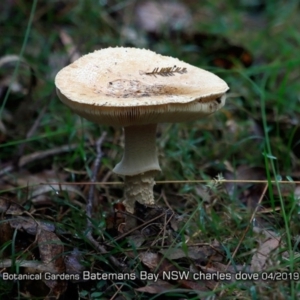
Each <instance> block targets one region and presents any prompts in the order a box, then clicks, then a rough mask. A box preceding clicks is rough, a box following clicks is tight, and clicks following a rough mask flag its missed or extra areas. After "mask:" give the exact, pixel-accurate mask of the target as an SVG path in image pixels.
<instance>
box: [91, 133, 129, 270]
mask: <svg viewBox="0 0 300 300" xmlns="http://www.w3.org/2000/svg"><path fill="white" fill-rule="evenodd" d="M105 137H106V132H103V134H102V135H101V137H100V138H99V139H98V140H97V143H96V150H97V155H96V159H95V163H94V168H93V173H92V178H91V182H92V183H95V182H97V175H98V172H99V169H100V164H101V158H102V150H101V146H102V143H103V141H104V139H105ZM94 193H95V184H92V185H91V186H90V190H89V195H88V199H87V205H86V218H87V229H86V232H87V235H86V237H87V239H88V240H89V241H90V243H91V244H92V245H93V246H94V247H95V248H96V249H97V250H98V251H99V252H100V253H102V254H105V253H107V251H106V249H105V247H103V246H102V245H100V244H99V243H98V242H97V241H96V240H95V239H94V238H93V235H92V227H93V225H92V222H91V218H92V210H93V199H94ZM108 259H109V260H110V262H111V263H112V264H113V265H114V266H115V267H116V268H118V269H119V270H122V271H123V272H126V269H125V268H126V267H125V265H124V264H122V263H120V262H119V261H118V260H117V259H116V258H115V257H114V256H112V255H109V257H108Z"/></svg>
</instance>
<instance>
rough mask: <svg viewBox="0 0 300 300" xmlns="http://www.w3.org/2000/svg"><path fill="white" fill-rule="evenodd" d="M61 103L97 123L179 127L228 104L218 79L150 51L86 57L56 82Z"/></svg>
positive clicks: (122, 50)
mask: <svg viewBox="0 0 300 300" xmlns="http://www.w3.org/2000/svg"><path fill="white" fill-rule="evenodd" d="M55 84H56V87H57V93H58V96H59V98H60V99H61V101H62V102H64V103H65V104H66V105H68V106H69V107H71V108H72V109H73V110H74V111H75V112H76V113H78V114H79V115H81V116H83V117H85V118H86V119H88V120H91V121H94V122H96V123H99V124H106V125H114V126H130V125H137V124H151V123H161V122H181V121H189V120H194V119H197V118H199V117H201V116H203V115H208V114H211V113H213V112H215V111H216V110H218V109H219V108H221V107H222V106H223V105H224V103H225V96H223V95H224V94H225V92H226V91H227V90H228V86H227V84H226V83H225V81H223V80H222V79H221V78H219V77H218V76H216V75H214V74H212V73H210V72H208V71H205V70H203V69H200V68H197V67H194V66H192V65H190V64H187V63H185V62H182V61H180V60H178V59H176V58H173V57H167V56H162V55H160V54H156V53H154V52H152V51H150V50H145V49H137V48H122V47H119V48H107V49H103V50H99V51H95V52H93V53H90V54H87V55H85V56H82V57H81V58H80V59H78V60H77V61H75V62H74V63H72V64H70V65H69V66H67V67H65V68H63V69H62V70H61V71H60V72H59V73H58V74H57V75H56V78H55Z"/></svg>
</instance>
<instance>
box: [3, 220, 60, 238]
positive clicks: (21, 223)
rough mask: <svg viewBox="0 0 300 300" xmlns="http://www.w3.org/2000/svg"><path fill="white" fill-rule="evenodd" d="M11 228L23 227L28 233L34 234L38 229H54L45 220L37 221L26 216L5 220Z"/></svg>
mask: <svg viewBox="0 0 300 300" xmlns="http://www.w3.org/2000/svg"><path fill="white" fill-rule="evenodd" d="M7 222H9V224H10V226H11V227H12V228H16V229H24V230H25V231H26V232H27V233H28V234H32V235H36V234H37V232H38V230H39V229H41V230H43V231H52V232H53V231H54V230H55V226H54V225H53V224H51V223H48V222H45V221H38V220H34V219H30V218H28V217H22V216H18V217H17V218H15V219H9V220H7Z"/></svg>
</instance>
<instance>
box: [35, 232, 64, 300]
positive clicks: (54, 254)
mask: <svg viewBox="0 0 300 300" xmlns="http://www.w3.org/2000/svg"><path fill="white" fill-rule="evenodd" d="M37 242H38V246H39V252H40V257H41V261H42V262H43V263H44V264H45V265H47V266H49V267H50V268H51V269H53V270H54V272H55V273H56V274H61V273H65V272H66V265H65V263H64V258H63V253H64V246H63V244H62V242H61V240H60V239H59V238H58V237H57V235H56V234H55V233H53V232H50V231H45V230H41V231H40V232H39V233H38V235H37ZM44 282H45V284H46V285H47V286H48V287H49V288H50V293H49V295H53V296H54V297H55V298H56V299H58V298H59V296H60V295H61V294H62V293H64V292H65V290H66V288H67V283H66V282H65V281H61V280H44ZM49 295H48V296H49Z"/></svg>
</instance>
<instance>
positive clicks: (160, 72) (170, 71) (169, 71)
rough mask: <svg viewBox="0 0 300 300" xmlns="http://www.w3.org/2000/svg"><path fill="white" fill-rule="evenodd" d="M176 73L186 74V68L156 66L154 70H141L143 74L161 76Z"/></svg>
mask: <svg viewBox="0 0 300 300" xmlns="http://www.w3.org/2000/svg"><path fill="white" fill-rule="evenodd" d="M175 73H178V74H184V73H187V69H186V68H180V67H176V66H173V67H168V68H160V69H159V68H154V69H153V71H152V72H141V74H142V75H150V76H154V77H156V75H159V76H174V75H175Z"/></svg>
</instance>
